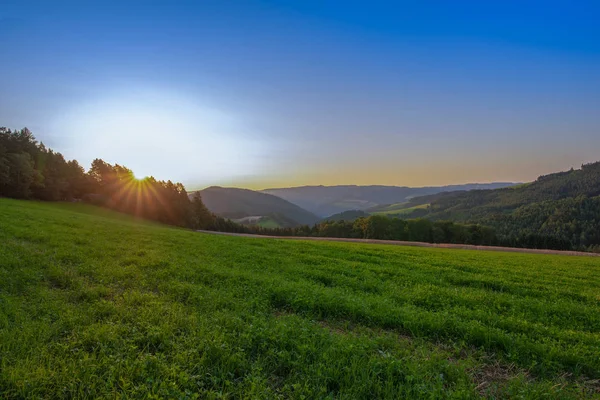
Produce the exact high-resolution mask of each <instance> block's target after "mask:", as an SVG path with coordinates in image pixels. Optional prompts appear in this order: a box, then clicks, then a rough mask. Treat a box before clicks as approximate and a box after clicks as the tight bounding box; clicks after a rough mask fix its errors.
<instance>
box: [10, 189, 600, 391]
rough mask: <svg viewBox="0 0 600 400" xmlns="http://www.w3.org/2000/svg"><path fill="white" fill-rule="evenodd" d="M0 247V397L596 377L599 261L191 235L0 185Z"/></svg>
mask: <svg viewBox="0 0 600 400" xmlns="http://www.w3.org/2000/svg"><path fill="white" fill-rule="evenodd" d="M0 260H1V264H0V355H2V357H1V358H0V366H1V368H0V397H1V398H6V399H11V398H113V397H117V398H120V397H127V398H149V397H153V398H154V397H155V398H222V397H227V398H255V397H268V398H325V397H330V398H352V399H371V398H411V399H421V398H423V399H430V398H432V397H433V398H469V399H471V398H473V399H474V398H480V397H488V398H507V397H518V398H529V399H533V398H560V399H569V398H573V399H581V398H586V397H590V398H591V397H593V396H594V394H596V395H597V393H598V390H600V387H599V386H598V380H597V379H598V378H600V372H599V371H600V364H599V363H600V361H599V360H598V357H597V350H598V348H599V347H600V334H599V332H600V319H599V316H600V308H599V307H600V306H599V304H598V301H597V294H598V292H600V264H599V262H600V261H599V260H598V259H597V258H591V257H590V258H586V257H566V256H545V255H531V254H515V253H485V252H473V251H464V250H442V249H425V248H409V247H401V246H382V245H361V244H350V243H326V242H302V241H281V240H273V239H254V238H242V237H225V236H219V235H204V234H199V233H195V232H192V231H188V230H184V229H179V228H173V227H167V226H163V225H159V224H156V223H150V222H145V221H141V220H136V219H135V218H134V217H130V216H127V215H124V214H119V213H116V212H111V211H108V210H105V209H100V208H95V207H91V206H85V205H82V204H60V203H36V202H27V201H16V200H7V199H0ZM517 277H518V279H517Z"/></svg>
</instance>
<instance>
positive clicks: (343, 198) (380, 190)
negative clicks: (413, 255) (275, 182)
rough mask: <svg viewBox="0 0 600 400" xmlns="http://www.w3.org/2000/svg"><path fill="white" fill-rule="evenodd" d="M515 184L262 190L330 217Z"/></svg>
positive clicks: (340, 186)
mask: <svg viewBox="0 0 600 400" xmlns="http://www.w3.org/2000/svg"><path fill="white" fill-rule="evenodd" d="M512 185H515V183H511V182H493V183H468V184H464V185H448V186H431V187H416V188H415V187H407V186H381V185H372V186H357V185H339V186H299V187H290V188H273V189H265V190H262V191H261V192H262V193H266V194H270V195H275V196H278V197H280V198H282V199H285V200H287V201H289V202H290V203H293V204H296V205H297V206H299V207H302V208H304V209H305V210H307V211H310V212H311V213H313V214H316V215H318V216H320V217H327V216H330V215H333V214H337V213H340V212H344V211H348V210H366V209H369V208H372V207H376V206H380V205H384V204H392V203H402V202H406V201H408V200H410V199H411V198H413V197H417V196H424V195H431V194H436V193H440V192H449V191H455V190H473V189H497V188H504V187H508V186H512Z"/></svg>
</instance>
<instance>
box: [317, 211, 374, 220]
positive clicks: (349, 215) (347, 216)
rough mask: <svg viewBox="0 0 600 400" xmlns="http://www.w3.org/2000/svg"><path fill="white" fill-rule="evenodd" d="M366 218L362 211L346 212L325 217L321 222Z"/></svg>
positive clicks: (366, 214)
mask: <svg viewBox="0 0 600 400" xmlns="http://www.w3.org/2000/svg"><path fill="white" fill-rule="evenodd" d="M368 216H369V214H368V213H366V212H364V211H362V210H348V211H343V212H341V213H337V214H333V215H330V216H329V217H325V218H323V219H322V221H355V220H357V219H359V218H363V217H368Z"/></svg>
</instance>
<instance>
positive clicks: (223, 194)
mask: <svg viewBox="0 0 600 400" xmlns="http://www.w3.org/2000/svg"><path fill="white" fill-rule="evenodd" d="M199 192H200V195H201V196H202V201H203V202H204V204H205V205H206V207H207V208H208V209H209V210H210V211H212V212H213V213H215V214H217V215H219V216H221V217H225V218H230V219H241V218H245V217H271V218H270V219H271V220H274V221H277V223H278V225H280V226H283V227H287V226H296V225H312V224H314V223H315V222H317V221H319V220H320V218H319V217H317V216H316V215H314V214H312V213H310V212H308V211H306V210H304V209H302V208H300V207H298V206H297V205H295V204H292V203H290V202H288V201H286V200H284V199H281V198H279V197H277V196H273V195H270V194H266V193H261V192H256V191H254V190H248V189H237V188H224V187H219V186H211V187H209V188H206V189H204V190H200V191H199ZM195 193H196V192H190V197H191V196H193V195H194V194H195Z"/></svg>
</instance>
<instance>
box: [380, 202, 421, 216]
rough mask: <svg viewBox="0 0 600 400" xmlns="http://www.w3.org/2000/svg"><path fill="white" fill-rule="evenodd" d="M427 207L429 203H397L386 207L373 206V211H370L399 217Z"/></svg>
mask: <svg viewBox="0 0 600 400" xmlns="http://www.w3.org/2000/svg"><path fill="white" fill-rule="evenodd" d="M427 207H429V204H419V205H416V206H410V203H396V204H390V205H388V206H385V207H378V208H373V209H372V211H371V210H369V213H370V214H373V215H387V216H388V217H399V216H402V215H407V214H410V213H412V212H413V211H414V210H418V209H421V208H427Z"/></svg>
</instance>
